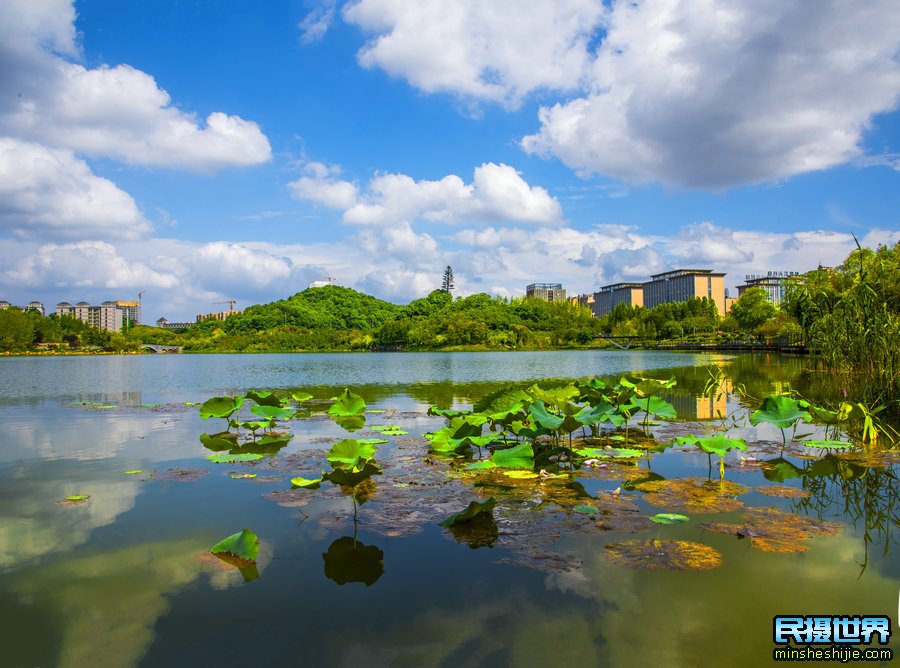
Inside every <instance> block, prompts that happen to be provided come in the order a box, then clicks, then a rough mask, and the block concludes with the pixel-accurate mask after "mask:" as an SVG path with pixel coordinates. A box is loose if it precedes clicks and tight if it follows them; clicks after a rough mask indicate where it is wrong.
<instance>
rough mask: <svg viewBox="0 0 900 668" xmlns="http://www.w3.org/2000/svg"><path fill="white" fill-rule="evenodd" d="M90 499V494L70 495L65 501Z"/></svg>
mask: <svg viewBox="0 0 900 668" xmlns="http://www.w3.org/2000/svg"><path fill="white" fill-rule="evenodd" d="M89 498H91V495H90V494H70V495H69V496H67V497H66V498H65V499H63V501H87V500H88V499H89Z"/></svg>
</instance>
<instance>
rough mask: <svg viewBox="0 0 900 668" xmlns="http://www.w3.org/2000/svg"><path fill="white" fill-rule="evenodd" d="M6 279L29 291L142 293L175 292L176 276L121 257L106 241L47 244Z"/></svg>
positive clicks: (9, 271)
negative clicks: (145, 290) (151, 289)
mask: <svg viewBox="0 0 900 668" xmlns="http://www.w3.org/2000/svg"><path fill="white" fill-rule="evenodd" d="M5 278H6V279H7V280H9V281H11V282H13V283H18V284H21V285H27V286H29V288H32V289H33V288H72V287H77V288H98V289H106V290H126V289H127V290H131V291H135V290H139V289H142V288H146V287H154V288H161V289H172V288H174V287H176V285H178V278H177V277H176V276H175V275H173V274H167V273H161V272H157V271H154V270H153V269H150V268H149V267H148V266H147V265H146V264H145V263H143V262H140V261H138V260H135V259H126V258H124V257H122V256H121V255H120V254H119V252H118V251H117V250H116V248H115V247H114V246H113V245H112V244H110V243H107V242H105V241H78V242H75V243H69V244H45V245H43V246H40V247H39V248H38V249H37V250H36V252H34V253H33V254H31V255H29V256H27V257H24V258H22V259H21V260H19V261H18V262H16V263H15V264H14V265H13V267H12V268H10V269H9V270H8V271H6V272H5Z"/></svg>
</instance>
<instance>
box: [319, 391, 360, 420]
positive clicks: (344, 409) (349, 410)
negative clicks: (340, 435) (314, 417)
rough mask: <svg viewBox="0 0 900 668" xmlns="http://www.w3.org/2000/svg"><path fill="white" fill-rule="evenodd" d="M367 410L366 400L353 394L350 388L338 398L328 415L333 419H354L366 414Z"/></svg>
mask: <svg viewBox="0 0 900 668" xmlns="http://www.w3.org/2000/svg"><path fill="white" fill-rule="evenodd" d="M365 410H366V402H365V400H364V399H363V398H362V397H361V396H359V395H358V394H353V393H352V392H351V391H350V390H349V389H348V388H345V389H344V391H343V392H341V394H340V396H338V398H337V401H335V402H334V403H333V404H332V405H331V408H329V409H328V414H329V415H330V416H332V417H353V416H354V415H359V414H361V413H364V412H365Z"/></svg>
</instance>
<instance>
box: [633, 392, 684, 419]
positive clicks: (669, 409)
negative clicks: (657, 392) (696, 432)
mask: <svg viewBox="0 0 900 668" xmlns="http://www.w3.org/2000/svg"><path fill="white" fill-rule="evenodd" d="M635 403H636V404H637V405H638V407H640V409H641V410H642V411H644V412H646V413H647V414H648V415H656V416H657V417H661V418H665V419H667V420H671V419H673V418H676V417H678V412H677V411H676V410H675V407H674V406H673V405H672V404H670V403H669V402H668V401H666V400H665V399H663V398H662V397H648V398H647V399H638V400H637V401H636V402H635Z"/></svg>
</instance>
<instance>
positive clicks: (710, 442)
mask: <svg viewBox="0 0 900 668" xmlns="http://www.w3.org/2000/svg"><path fill="white" fill-rule="evenodd" d="M697 446H698V447H699V448H700V449H701V450H703V452H708V453H710V454H713V455H719V457H724V456H725V454H726V453H727V452H729V451H730V450H746V449H747V444H746V443H744V441H743V439H740V438H725V436H723V435H721V434H719V435H718V436H711V437H708V438H698V439H697Z"/></svg>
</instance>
